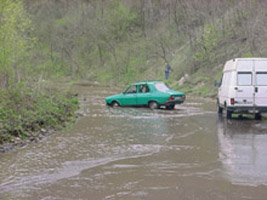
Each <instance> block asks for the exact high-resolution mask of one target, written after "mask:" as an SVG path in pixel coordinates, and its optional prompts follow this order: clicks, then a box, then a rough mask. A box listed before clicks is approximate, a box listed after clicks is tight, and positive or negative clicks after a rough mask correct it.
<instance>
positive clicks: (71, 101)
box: [0, 88, 78, 143]
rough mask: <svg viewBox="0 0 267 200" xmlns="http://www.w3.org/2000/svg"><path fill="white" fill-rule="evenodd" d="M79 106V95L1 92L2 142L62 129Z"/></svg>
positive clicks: (0, 129)
mask: <svg viewBox="0 0 267 200" xmlns="http://www.w3.org/2000/svg"><path fill="white" fill-rule="evenodd" d="M77 109H78V100H77V98H76V97H75V96H74V95H73V94H71V93H69V92H65V93H63V94H62V92H58V91H56V90H47V91H45V92H43V93H36V92H35V91H32V90H30V89H21V88H20V89H15V90H2V91H0V143H3V142H9V141H10V140H11V139H12V138H13V137H20V138H21V139H24V138H26V137H27V136H28V135H29V133H31V132H38V131H40V130H41V129H42V128H46V129H60V128H62V127H63V126H64V124H65V122H69V121H70V120H71V119H72V118H73V117H74V116H75V111H76V110H77Z"/></svg>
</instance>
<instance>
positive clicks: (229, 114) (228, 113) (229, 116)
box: [226, 109, 233, 119]
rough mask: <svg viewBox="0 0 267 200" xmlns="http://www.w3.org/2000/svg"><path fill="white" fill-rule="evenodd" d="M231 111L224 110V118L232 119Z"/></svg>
mask: <svg viewBox="0 0 267 200" xmlns="http://www.w3.org/2000/svg"><path fill="white" fill-rule="evenodd" d="M232 113H233V112H232V111H230V110H227V109H226V118H227V119H231V118H232Z"/></svg>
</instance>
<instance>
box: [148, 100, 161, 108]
mask: <svg viewBox="0 0 267 200" xmlns="http://www.w3.org/2000/svg"><path fill="white" fill-rule="evenodd" d="M148 107H149V108H150V109H151V110H154V109H158V108H159V104H158V103H157V102H156V101H150V102H149V103H148Z"/></svg>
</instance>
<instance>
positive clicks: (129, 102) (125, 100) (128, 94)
mask: <svg viewBox="0 0 267 200" xmlns="http://www.w3.org/2000/svg"><path fill="white" fill-rule="evenodd" d="M136 97H137V86H136V85H131V86H130V87H128V88H127V89H126V91H125V92H124V93H123V96H122V98H121V100H120V101H121V105H123V106H134V105H136Z"/></svg>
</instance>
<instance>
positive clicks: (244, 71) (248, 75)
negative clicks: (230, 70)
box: [234, 61, 255, 106]
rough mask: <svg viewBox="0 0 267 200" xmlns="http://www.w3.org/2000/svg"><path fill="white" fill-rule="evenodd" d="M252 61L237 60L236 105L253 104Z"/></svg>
mask: <svg viewBox="0 0 267 200" xmlns="http://www.w3.org/2000/svg"><path fill="white" fill-rule="evenodd" d="M253 71H254V69H253V61H238V63H237V84H236V86H235V87H234V90H235V91H236V95H235V96H236V98H235V101H236V102H237V103H238V106H254V97H255V86H254V80H253V77H254V76H253Z"/></svg>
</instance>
